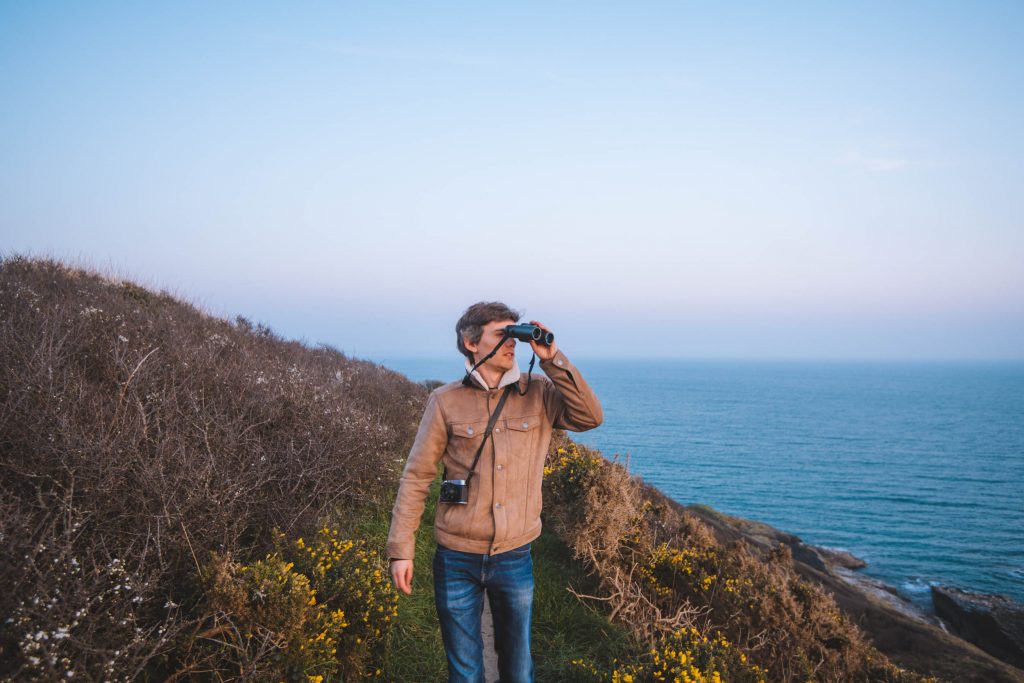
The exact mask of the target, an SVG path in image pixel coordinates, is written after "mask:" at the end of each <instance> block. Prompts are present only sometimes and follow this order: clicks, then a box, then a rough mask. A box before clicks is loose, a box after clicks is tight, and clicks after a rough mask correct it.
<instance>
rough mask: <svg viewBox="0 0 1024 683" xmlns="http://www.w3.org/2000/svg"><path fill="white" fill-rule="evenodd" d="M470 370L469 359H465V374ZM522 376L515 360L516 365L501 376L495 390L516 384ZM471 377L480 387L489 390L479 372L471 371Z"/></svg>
mask: <svg viewBox="0 0 1024 683" xmlns="http://www.w3.org/2000/svg"><path fill="white" fill-rule="evenodd" d="M470 370H473V364H472V363H470V362H469V359H468V358H467V359H466V372H469V371H470ZM522 374H523V373H522V371H521V370H520V369H519V360H518V359H517V360H516V364H515V365H514V366H512V369H511V370H509V371H508V372H506V373H505V374H504V375H502V376H501V379H500V380H498V386H497V387H495V388H496V389H501V388H502V387H506V386H508V385H509V384H512V383H513V382H518V381H519V378H520V377H521V376H522ZM472 377H473V379H475V380H476V382H477V384H479V385H480V386H481V387H483V388H484V389H488V390H489V389H490V387H489V386H487V382H485V381H484V378H483V375H481V374H480V371H479V370H473V373H472Z"/></svg>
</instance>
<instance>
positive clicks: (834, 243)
mask: <svg viewBox="0 0 1024 683" xmlns="http://www.w3.org/2000/svg"><path fill="white" fill-rule="evenodd" d="M1022 74H1024V3H1020V2H979V3H967V2H963V3H955V4H954V3H939V2H920V3H916V2H899V3H892V2H877V3H871V2H857V3H853V2H851V3H846V4H841V3H832V2H825V3H822V2H817V3H810V2H808V3H777V4H776V3H711V2H707V3H684V2H671V3H642V2H640V3H622V2H618V3H594V2H587V3H536V4H534V3H505V4H504V5H503V6H497V5H496V4H495V3H468V2H467V3H460V4H443V3H429V4H428V3H408V4H405V3H391V2H387V3H367V2H360V3H326V2H325V3H308V4H301V5H299V4H296V3H278V4H276V5H271V4H259V3H249V2H246V3H237V4H233V3H206V2H198V3H186V2H175V3H159V4H158V3H127V2H125V3H103V2H87V3H66V2H65V3H48V2H25V3H14V2H4V3H3V4H2V5H0V102H2V106H0V238H2V239H0V249H2V250H3V251H4V253H7V254H9V253H27V254H30V255H48V256H56V257H59V258H62V259H66V260H70V261H72V262H76V263H80V264H83V265H88V266H90V267H95V268H99V269H101V270H105V271H107V272H110V273H113V274H116V275H121V276H125V277H131V278H134V279H137V280H140V281H142V282H143V283H144V284H147V285H150V286H154V287H159V288H166V289H168V290H170V291H172V292H175V293H178V294H179V295H181V296H183V297H185V298H187V299H189V300H191V301H193V302H196V303H198V304H200V305H202V306H204V307H206V308H207V309H208V310H210V311H211V312H213V313H215V314H218V315H226V316H234V315H235V314H244V315H246V316H249V317H251V318H253V319H256V320H260V321H263V322H265V323H266V324H268V325H270V326H271V327H272V328H274V329H275V330H277V331H278V332H279V333H281V334H283V335H285V336H287V337H294V338H302V339H305V340H306V341H308V342H310V343H315V342H320V341H323V342H329V343H331V344H334V345H335V346H337V347H339V348H341V349H343V350H345V351H346V352H349V353H352V354H355V355H358V356H363V357H376V358H381V357H386V356H395V355H407V356H439V355H443V354H447V353H453V352H454V351H453V347H452V344H453V339H452V338H453V332H452V327H453V324H454V321H455V319H456V318H457V317H458V315H459V314H460V312H461V310H462V309H463V308H464V307H465V306H466V305H468V304H469V303H471V302H473V301H476V300H480V299H500V300H505V301H507V302H508V303H509V304H511V305H513V306H514V307H518V308H520V309H522V310H524V312H525V314H526V317H527V318H528V319H529V318H537V319H540V320H542V321H544V322H546V323H547V324H549V325H550V326H551V327H552V328H553V329H554V330H555V331H556V333H557V334H558V335H559V339H560V340H561V342H562V344H563V347H564V348H565V350H566V352H567V353H568V354H570V355H571V356H573V357H583V356H643V355H650V356H682V357H786V358H936V357H940V358H1007V357H1013V358H1021V357H1024V267H1022V261H1024V191H1022V189H1024V126H1022V124H1021V122H1022V121H1024V76H1022ZM610 329H622V330H626V331H628V334H610V333H609V330H610Z"/></svg>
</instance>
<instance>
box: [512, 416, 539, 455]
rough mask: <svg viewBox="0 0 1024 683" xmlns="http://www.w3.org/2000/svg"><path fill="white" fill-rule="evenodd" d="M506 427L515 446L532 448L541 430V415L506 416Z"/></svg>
mask: <svg viewBox="0 0 1024 683" xmlns="http://www.w3.org/2000/svg"><path fill="white" fill-rule="evenodd" d="M505 429H507V430H508V438H509V440H510V442H511V445H512V447H513V448H517V449H519V448H525V449H530V448H532V447H533V445H534V444H535V443H536V442H537V434H538V433H539V430H540V415H539V414H538V415H527V416H525V417H508V418H505Z"/></svg>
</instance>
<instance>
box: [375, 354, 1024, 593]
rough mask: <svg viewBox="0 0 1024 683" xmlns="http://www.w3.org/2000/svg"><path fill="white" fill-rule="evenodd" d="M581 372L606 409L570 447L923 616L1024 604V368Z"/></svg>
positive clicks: (439, 373)
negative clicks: (942, 591)
mask: <svg viewBox="0 0 1024 683" xmlns="http://www.w3.org/2000/svg"><path fill="white" fill-rule="evenodd" d="M522 351H523V350H522V349H520V350H519V356H518V358H519V362H520V366H521V367H522V369H523V370H524V371H525V370H526V367H527V363H528V362H529V355H528V354H527V356H526V357H525V358H524V357H523V354H522ZM378 362H381V363H382V364H384V365H386V366H387V367H390V368H393V369H395V370H397V371H399V372H402V373H403V374H406V375H407V376H409V377H410V379H412V380H415V381H422V380H424V379H440V380H444V381H451V380H452V379H458V378H460V377H461V375H462V373H463V372H464V369H463V367H462V363H461V359H460V358H459V357H458V356H457V355H455V354H453V356H452V357H451V358H445V359H399V358H386V359H380V360H379V361H378ZM573 362H574V363H576V365H577V366H578V367H579V369H580V372H581V373H582V374H583V376H584V377H585V378H586V380H587V381H588V382H589V383H590V385H591V386H592V387H593V388H594V390H595V391H596V392H597V395H598V397H599V398H600V399H601V403H602V405H603V406H604V410H605V420H604V424H603V425H601V427H599V428H597V429H595V430H592V431H589V432H584V433H581V434H574V435H573V438H574V439H576V440H577V441H579V442H581V443H583V444H586V445H588V446H593V447H595V448H598V449H600V450H601V451H602V452H603V453H604V454H605V455H606V456H608V457H612V456H615V455H618V456H619V458H620V460H622V459H624V458H626V457H627V456H628V458H629V468H630V471H631V472H633V473H634V474H638V475H640V476H641V477H642V478H643V479H644V480H645V481H647V482H648V483H650V484H653V485H655V486H657V487H658V488H659V489H661V490H662V491H663V492H665V493H666V494H667V495H669V496H671V497H672V498H673V499H675V500H677V501H679V502H680V503H683V504H690V503H703V504H706V505H710V506H711V507H713V508H715V509H717V510H720V511H722V512H725V513H727V514H730V515H736V516H739V517H745V518H749V519H755V520H759V521H763V522H766V523H768V524H771V525H772V526H775V527H777V528H779V529H781V530H784V531H787V532H790V533H794V534H796V535H798V536H800V537H801V538H802V539H803V540H804V541H805V542H807V543H811V544H814V545H821V546H828V547H831V548H840V549H843V550H847V551H849V552H851V553H853V554H854V555H856V556H858V557H860V558H862V559H864V560H865V561H866V562H867V563H868V567H867V569H865V570H863V573H864V574H867V575H870V576H873V577H875V578H878V579H880V580H882V581H885V582H886V583H888V584H890V585H891V586H894V587H895V588H897V589H898V590H899V591H900V592H901V593H902V594H903V595H905V596H906V597H908V598H909V599H911V600H912V601H914V602H915V603H916V604H918V605H919V606H921V607H922V608H924V609H926V610H929V609H930V608H931V596H930V588H929V587H930V585H931V584H933V583H943V584H951V585H954V586H958V587H960V588H963V589H966V590H973V591H980V592H984V593H1001V594H1004V595H1009V596H1011V597H1013V598H1015V599H1017V600H1020V601H1024V363H1017V362H980V361H979V362H953V361H949V362H932V361H920V362H895V361H894V362H882V361H870V362H869V361H864V362H860V361H856V362H854V361H849V362H837V361H725V360H701V361H697V360H692V361H691V360H608V359H575V358H574V359H573ZM535 370H536V371H538V372H542V371H540V370H539V367H537V368H535Z"/></svg>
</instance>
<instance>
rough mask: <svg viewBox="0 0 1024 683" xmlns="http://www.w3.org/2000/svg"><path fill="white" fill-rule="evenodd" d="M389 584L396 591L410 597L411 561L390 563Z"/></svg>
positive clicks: (393, 561)
mask: <svg viewBox="0 0 1024 683" xmlns="http://www.w3.org/2000/svg"><path fill="white" fill-rule="evenodd" d="M391 583H393V584H395V589H396V590H398V591H400V592H402V593H405V594H406V595H412V560H392V561H391Z"/></svg>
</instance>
